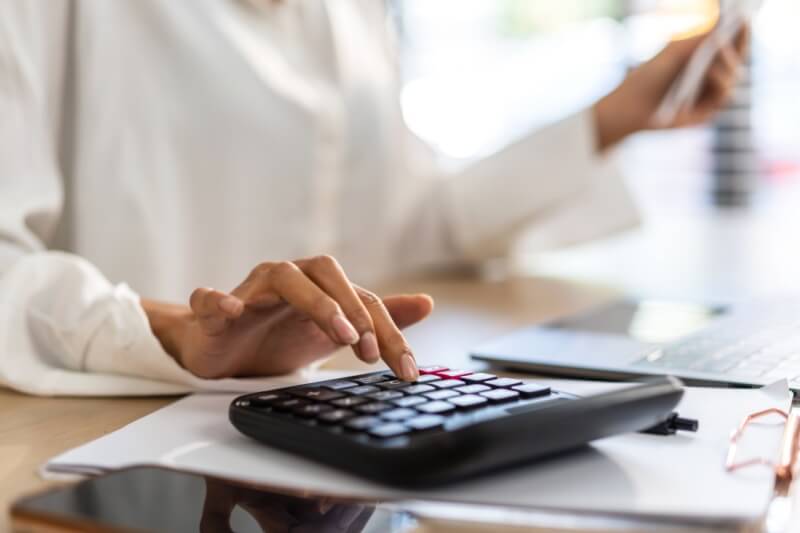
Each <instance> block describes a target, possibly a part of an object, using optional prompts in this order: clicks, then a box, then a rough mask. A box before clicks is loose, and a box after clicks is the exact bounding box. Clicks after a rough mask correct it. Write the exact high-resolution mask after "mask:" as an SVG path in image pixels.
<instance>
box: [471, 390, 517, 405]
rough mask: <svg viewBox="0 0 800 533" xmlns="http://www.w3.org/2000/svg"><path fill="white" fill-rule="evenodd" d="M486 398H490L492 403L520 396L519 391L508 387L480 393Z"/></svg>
mask: <svg viewBox="0 0 800 533" xmlns="http://www.w3.org/2000/svg"><path fill="white" fill-rule="evenodd" d="M480 394H481V396H483V397H484V398H488V399H489V400H491V401H492V403H500V402H508V401H511V400H514V399H516V398H519V393H518V392H517V391H514V390H508V389H494V390H490V391H486V392H482V393H480Z"/></svg>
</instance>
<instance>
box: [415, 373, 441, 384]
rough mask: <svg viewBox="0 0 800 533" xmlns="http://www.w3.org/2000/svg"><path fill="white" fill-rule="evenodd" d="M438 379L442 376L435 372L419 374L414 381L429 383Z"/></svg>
mask: <svg viewBox="0 0 800 533" xmlns="http://www.w3.org/2000/svg"><path fill="white" fill-rule="evenodd" d="M440 379H442V378H440V377H439V376H437V375H436V374H421V375H420V376H419V377H418V378H417V381H415V382H414V383H430V382H431V381H439V380H440Z"/></svg>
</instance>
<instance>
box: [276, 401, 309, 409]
mask: <svg viewBox="0 0 800 533" xmlns="http://www.w3.org/2000/svg"><path fill="white" fill-rule="evenodd" d="M308 403H309V402H307V401H306V400H301V399H300V398H290V399H288V400H280V401H277V402H275V403H274V404H273V405H272V407H274V408H275V409H277V410H279V411H291V410H292V409H294V408H295V407H302V406H304V405H308Z"/></svg>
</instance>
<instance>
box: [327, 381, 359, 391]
mask: <svg viewBox="0 0 800 533" xmlns="http://www.w3.org/2000/svg"><path fill="white" fill-rule="evenodd" d="M322 386H323V387H325V388H328V389H333V390H342V389H349V388H351V387H357V386H358V383H356V382H355V381H347V380H344V379H341V380H339V381H329V382H328V383H325V384H324V385H322Z"/></svg>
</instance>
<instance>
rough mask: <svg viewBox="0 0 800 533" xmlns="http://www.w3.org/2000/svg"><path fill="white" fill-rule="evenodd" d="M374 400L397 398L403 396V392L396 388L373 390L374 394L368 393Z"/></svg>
mask: <svg viewBox="0 0 800 533" xmlns="http://www.w3.org/2000/svg"><path fill="white" fill-rule="evenodd" d="M367 396H369V397H370V398H372V399H373V400H381V401H385V400H396V399H397V398H402V397H403V393H402V392H398V391H396V390H382V391H378V392H373V393H372V394H367Z"/></svg>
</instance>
